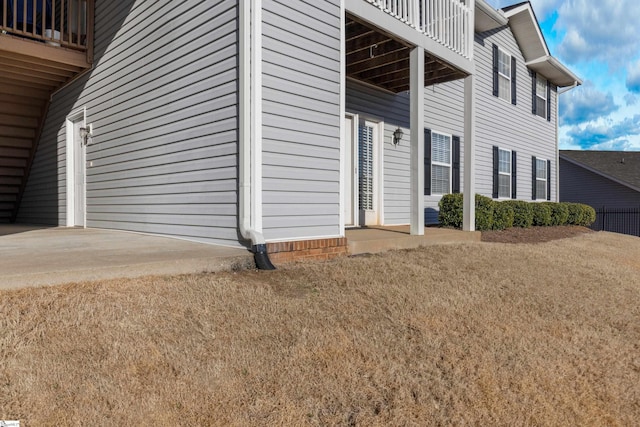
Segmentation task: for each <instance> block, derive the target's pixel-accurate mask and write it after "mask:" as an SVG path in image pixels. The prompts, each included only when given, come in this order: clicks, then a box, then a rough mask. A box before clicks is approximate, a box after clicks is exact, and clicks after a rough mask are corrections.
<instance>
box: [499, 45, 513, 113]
mask: <svg viewBox="0 0 640 427" xmlns="http://www.w3.org/2000/svg"><path fill="white" fill-rule="evenodd" d="M498 96H499V97H500V98H502V99H504V100H505V101H507V102H511V55H509V54H508V53H507V52H505V51H504V50H502V49H500V48H498Z"/></svg>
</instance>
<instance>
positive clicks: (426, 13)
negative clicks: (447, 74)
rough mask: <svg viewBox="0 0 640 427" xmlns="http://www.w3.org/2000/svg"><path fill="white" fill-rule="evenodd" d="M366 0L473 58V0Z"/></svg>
mask: <svg viewBox="0 0 640 427" xmlns="http://www.w3.org/2000/svg"><path fill="white" fill-rule="evenodd" d="M367 1H368V2H369V3H371V4H373V5H374V6H377V7H378V8H380V10H382V11H384V12H386V13H388V14H390V15H392V16H393V17H395V18H397V19H399V20H400V21H402V22H404V23H406V24H407V25H409V26H411V27H413V28H415V29H416V30H417V31H419V32H421V33H423V34H425V35H427V36H429V37H431V38H432V39H434V40H436V41H438V42H439V43H441V44H443V45H444V46H446V47H447V48H449V49H451V50H453V51H454V52H456V53H458V54H460V55H462V56H464V57H465V58H468V59H471V58H472V56H473V28H474V27H473V25H474V23H473V21H472V16H473V14H472V10H473V9H472V5H471V4H472V1H470V0H466V1H463V0H367ZM470 3H471V4H470Z"/></svg>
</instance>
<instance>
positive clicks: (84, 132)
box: [80, 125, 93, 145]
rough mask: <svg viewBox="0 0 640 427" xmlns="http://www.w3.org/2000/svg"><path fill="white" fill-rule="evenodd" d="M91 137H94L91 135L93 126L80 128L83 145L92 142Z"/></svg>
mask: <svg viewBox="0 0 640 427" xmlns="http://www.w3.org/2000/svg"><path fill="white" fill-rule="evenodd" d="M91 137H93V135H92V134H91V125H88V126H87V127H84V128H80V140H81V141H82V144H83V145H87V144H88V143H89V141H91Z"/></svg>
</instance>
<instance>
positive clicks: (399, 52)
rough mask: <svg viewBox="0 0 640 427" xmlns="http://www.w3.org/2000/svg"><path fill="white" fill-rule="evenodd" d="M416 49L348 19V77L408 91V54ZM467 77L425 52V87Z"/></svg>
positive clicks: (371, 27)
mask: <svg viewBox="0 0 640 427" xmlns="http://www.w3.org/2000/svg"><path fill="white" fill-rule="evenodd" d="M412 48H413V46H411V45H409V44H407V43H406V42H403V41H401V40H398V39H394V38H393V37H391V36H390V35H388V34H385V33H384V32H383V31H382V30H380V29H378V28H375V27H373V26H371V25H370V24H368V23H366V22H363V21H360V20H358V19H357V18H356V17H354V16H351V15H347V18H346V49H345V51H346V62H347V64H346V68H347V69H346V73H347V76H348V77H351V78H353V79H356V80H360V81H362V82H365V83H368V84H370V85H373V86H377V87H380V88H382V89H385V90H388V91H391V92H394V93H399V92H404V91H408V90H409V83H410V81H409V80H410V63H409V54H410V52H411V49H412ZM464 77H465V74H464V73H463V72H461V71H459V70H457V69H456V68H454V67H452V66H451V65H449V64H447V63H446V62H444V61H442V60H440V59H439V58H436V57H435V56H432V55H429V53H428V52H425V74H424V84H425V86H431V85H434V84H436V83H444V82H448V81H451V80H458V79H461V78H464Z"/></svg>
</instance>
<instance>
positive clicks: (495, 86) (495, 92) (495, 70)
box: [493, 44, 499, 96]
mask: <svg viewBox="0 0 640 427" xmlns="http://www.w3.org/2000/svg"><path fill="white" fill-rule="evenodd" d="M498 87H499V85H498V45H496V44H494V45H493V96H498Z"/></svg>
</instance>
